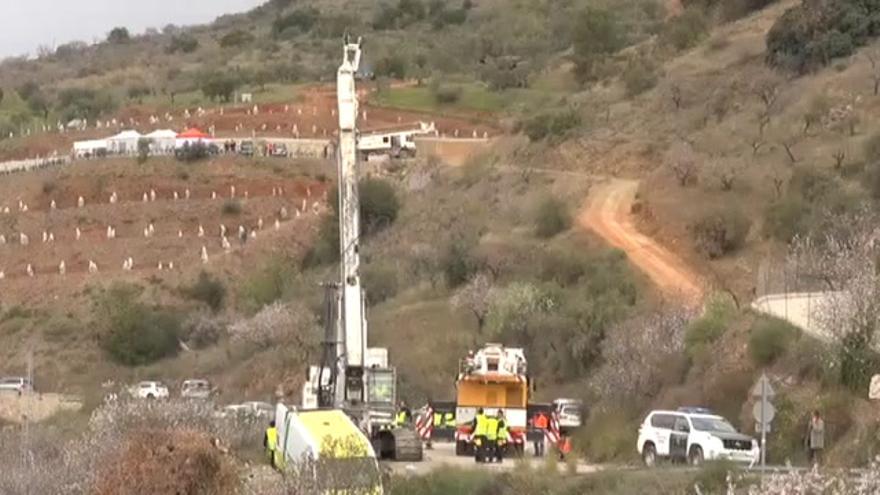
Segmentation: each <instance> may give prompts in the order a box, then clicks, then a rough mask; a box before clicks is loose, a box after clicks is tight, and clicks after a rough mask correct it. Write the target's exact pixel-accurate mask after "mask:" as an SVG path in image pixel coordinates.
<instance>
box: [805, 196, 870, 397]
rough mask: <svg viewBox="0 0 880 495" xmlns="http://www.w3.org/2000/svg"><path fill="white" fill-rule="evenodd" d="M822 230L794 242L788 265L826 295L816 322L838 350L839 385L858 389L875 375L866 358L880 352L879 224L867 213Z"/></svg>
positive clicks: (831, 221) (832, 221) (832, 219)
mask: <svg viewBox="0 0 880 495" xmlns="http://www.w3.org/2000/svg"><path fill="white" fill-rule="evenodd" d="M823 224H824V225H827V228H826V229H825V231H824V232H823V233H821V234H817V235H810V236H805V237H803V238H797V239H795V240H794V241H793V245H792V252H791V254H790V256H789V260H788V261H789V263H790V264H794V266H795V268H796V273H797V274H798V276H799V278H802V279H803V280H805V281H807V282H809V281H810V280H817V281H821V282H822V283H823V285H824V286H825V287H826V288H827V289H828V290H827V292H826V293H825V295H824V297H823V300H822V302H821V303H820V304H819V305H818V308H817V309H816V310H815V311H814V315H813V317H814V319H815V321H816V322H817V325H818V327H819V328H820V329H821V331H822V332H823V333H824V334H825V335H827V336H829V337H831V338H832V339H833V340H834V342H835V343H836V344H837V348H838V351H839V352H838V354H837V356H835V357H836V359H837V360H838V361H839V362H838V363H837V364H838V365H839V366H838V369H839V370H840V373H841V375H840V377H841V380H842V381H843V383H844V384H845V385H848V386H850V387H852V388H860V387H862V386H865V385H866V383H865V382H866V381H867V379H868V377H869V376H870V372H871V369H870V368H871V365H870V362H869V359H867V357H866V356H867V355H868V353H869V352H876V351H877V350H878V348H880V345H878V344H880V339H878V329H880V223H878V216H877V214H876V213H875V212H873V211H872V210H871V209H869V208H868V207H866V208H864V209H862V210H860V211H858V212H856V213H850V214H840V215H829V217H828V218H827V219H826V221H825V222H823Z"/></svg>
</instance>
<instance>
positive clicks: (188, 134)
mask: <svg viewBox="0 0 880 495" xmlns="http://www.w3.org/2000/svg"><path fill="white" fill-rule="evenodd" d="M210 137H211V136H209V135H207V134H205V133H204V132H202V131H200V130H198V129H196V128H195V127H193V128H190V129H187V130H185V131H183V132H182V133H180V134H178V135H177V139H209V138H210Z"/></svg>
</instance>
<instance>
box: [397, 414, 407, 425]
mask: <svg viewBox="0 0 880 495" xmlns="http://www.w3.org/2000/svg"><path fill="white" fill-rule="evenodd" d="M395 423H396V424H397V426H403V425H405V424H406V411H400V412H398V413H397V419H396V420H395Z"/></svg>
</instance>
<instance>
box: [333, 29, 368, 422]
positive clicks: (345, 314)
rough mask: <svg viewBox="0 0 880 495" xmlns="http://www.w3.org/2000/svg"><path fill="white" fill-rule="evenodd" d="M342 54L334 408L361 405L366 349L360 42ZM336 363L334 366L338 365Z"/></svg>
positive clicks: (348, 44) (338, 84)
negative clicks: (360, 185)
mask: <svg viewBox="0 0 880 495" xmlns="http://www.w3.org/2000/svg"><path fill="white" fill-rule="evenodd" d="M344 48H345V54H344V57H343V61H342V65H340V66H339V70H338V72H337V77H336V91H337V98H338V105H339V109H338V110H339V149H338V155H337V156H338V167H339V168H338V176H339V186H338V189H339V252H340V275H341V279H340V281H339V283H340V287H341V288H342V290H341V297H342V301H341V309H342V311H341V314H340V315H339V316H340V317H341V318H340V320H341V321H340V322H339V323H340V324H339V325H338V328H337V332H338V338H337V342H340V347H341V349H339V351H341V354H337V356H338V357H340V358H343V359H344V361H345V365H346V366H344V367H343V369H342V370H340V371H341V373H340V375H339V377H340V382H341V383H344V384H345V390H344V392H345V393H344V396H340V395H341V394H340V393H339V392H342V390H341V389H342V387H337V389H338V390H337V396H336V402H337V404H336V405H337V407H338V406H339V405H340V404H341V402H342V401H344V400H346V399H348V400H359V401H363V400H365V397H364V393H363V390H364V386H363V368H364V358H365V354H366V345H367V323H366V318H365V317H364V295H363V288H362V287H361V275H360V266H361V260H360V195H359V194H358V170H357V139H358V131H357V117H358V111H359V110H358V96H357V88H356V87H355V76H356V75H357V72H358V69H359V67H360V63H361V39H360V38H358V40H357V42H356V43H352V42H350V40H349V39H348V38H346V40H345V47H344ZM341 361H342V360H340V365H341Z"/></svg>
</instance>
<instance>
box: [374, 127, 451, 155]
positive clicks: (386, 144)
mask: <svg viewBox="0 0 880 495" xmlns="http://www.w3.org/2000/svg"><path fill="white" fill-rule="evenodd" d="M429 135H437V129H436V127H435V126H434V123H433V122H431V123H426V122H419V125H418V126H412V127H406V128H400V129H389V130H383V131H374V132H369V133H364V134H361V135H360V136H358V143H357V149H358V152H359V153H360V155H361V157H362V158H363V159H365V160H369V159H370V158H371V157H376V156H384V157H390V158H412V157H414V156H416V141H415V138H416V136H429Z"/></svg>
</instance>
